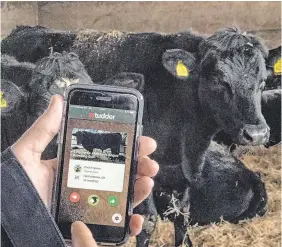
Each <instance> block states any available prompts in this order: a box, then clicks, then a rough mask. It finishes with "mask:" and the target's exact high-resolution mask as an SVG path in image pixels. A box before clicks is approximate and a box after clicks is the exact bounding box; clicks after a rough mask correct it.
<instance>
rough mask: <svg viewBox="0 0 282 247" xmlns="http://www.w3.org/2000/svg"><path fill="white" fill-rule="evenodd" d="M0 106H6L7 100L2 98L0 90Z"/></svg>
mask: <svg viewBox="0 0 282 247" xmlns="http://www.w3.org/2000/svg"><path fill="white" fill-rule="evenodd" d="M0 107H1V108H5V107H7V101H6V100H5V99H4V96H3V92H1V91H0Z"/></svg>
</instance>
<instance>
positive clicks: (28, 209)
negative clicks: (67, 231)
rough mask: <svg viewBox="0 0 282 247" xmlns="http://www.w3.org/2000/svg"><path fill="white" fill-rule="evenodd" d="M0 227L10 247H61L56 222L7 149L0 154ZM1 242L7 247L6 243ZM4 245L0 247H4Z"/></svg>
mask: <svg viewBox="0 0 282 247" xmlns="http://www.w3.org/2000/svg"><path fill="white" fill-rule="evenodd" d="M35 226H36V227H35ZM1 227H2V228H3V229H2V232H3V230H4V231H5V233H6V234H7V236H8V238H9V240H10V241H11V243H12V245H13V246H14V247H17V246H19V247H25V246H26V247H38V246H41V247H44V246H46V247H47V246H48V247H49V246H52V247H59V246H60V247H61V246H65V242H64V240H63V237H62V236H61V234H60V231H59V230H58V228H57V225H56V223H55V222H54V220H53V218H52V216H51V215H50V213H49V212H48V210H47V208H46V206H45V204H44V203H43V201H42V200H41V198H40V196H39V194H38V192H37V190H36V189H35V187H34V185H33V183H32V182H31V181H30V179H29V177H28V176H27V174H26V172H25V170H24V169H23V167H22V166H21V165H20V164H19V162H18V161H17V159H16V158H15V156H14V155H13V153H12V151H11V148H8V149H6V150H5V151H4V152H3V153H2V154H1ZM4 236H5V234H4ZM5 242H6V246H7V245H8V242H9V241H8V240H7V239H6V240H5ZM5 242H3V241H2V245H1V246H3V247H5V245H4V244H5Z"/></svg>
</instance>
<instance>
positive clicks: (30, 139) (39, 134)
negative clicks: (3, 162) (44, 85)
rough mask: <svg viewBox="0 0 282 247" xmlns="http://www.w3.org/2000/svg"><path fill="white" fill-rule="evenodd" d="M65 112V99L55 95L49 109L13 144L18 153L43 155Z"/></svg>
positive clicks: (15, 151) (57, 130)
mask: <svg viewBox="0 0 282 247" xmlns="http://www.w3.org/2000/svg"><path fill="white" fill-rule="evenodd" d="M62 114H63V99H62V97H61V96H59V95H54V96H53V97H52V100H51V102H50V104H49V107H48V109H47V110H46V111H45V112H44V113H43V114H42V116H41V117H40V118H39V119H37V121H36V122H35V123H34V124H33V125H32V126H31V127H30V128H29V129H28V130H27V131H26V132H25V134H24V135H23V136H22V137H21V138H20V139H19V140H18V141H17V142H16V143H15V144H14V145H13V146H12V149H13V152H14V153H15V154H16V155H19V156H20V154H22V153H25V156H26V157H27V156H28V155H30V154H32V155H36V156H37V157H38V156H39V157H40V155H41V153H42V152H43V151H44V149H45V148H46V146H47V145H48V144H49V142H50V141H51V140H52V139H53V138H54V136H55V135H56V134H57V133H58V132H59V130H60V126H61V119H62Z"/></svg>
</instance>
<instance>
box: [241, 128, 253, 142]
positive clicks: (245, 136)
mask: <svg viewBox="0 0 282 247" xmlns="http://www.w3.org/2000/svg"><path fill="white" fill-rule="evenodd" d="M243 136H244V138H245V139H246V140H247V141H249V142H253V138H252V137H251V135H250V134H249V133H248V131H247V130H245V129H244V130H243Z"/></svg>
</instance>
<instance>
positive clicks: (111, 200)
mask: <svg viewBox="0 0 282 247" xmlns="http://www.w3.org/2000/svg"><path fill="white" fill-rule="evenodd" d="M108 204H109V205H110V206H111V207H115V206H116V205H118V199H117V197H116V196H110V197H108Z"/></svg>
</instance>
